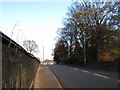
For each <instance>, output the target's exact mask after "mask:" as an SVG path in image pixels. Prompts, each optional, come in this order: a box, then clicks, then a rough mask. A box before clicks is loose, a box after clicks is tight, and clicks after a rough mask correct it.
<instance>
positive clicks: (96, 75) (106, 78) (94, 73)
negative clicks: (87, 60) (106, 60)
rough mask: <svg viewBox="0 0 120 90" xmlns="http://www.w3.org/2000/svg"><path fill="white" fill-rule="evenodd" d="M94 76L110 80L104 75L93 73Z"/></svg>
mask: <svg viewBox="0 0 120 90" xmlns="http://www.w3.org/2000/svg"><path fill="white" fill-rule="evenodd" d="M93 74H94V75H96V76H99V77H103V78H106V79H108V78H109V77H107V76H103V75H100V74H97V73H93Z"/></svg>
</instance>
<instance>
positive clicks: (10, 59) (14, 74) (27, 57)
mask: <svg viewBox="0 0 120 90" xmlns="http://www.w3.org/2000/svg"><path fill="white" fill-rule="evenodd" d="M39 64H40V61H39V60H37V58H35V57H34V56H33V55H31V54H29V53H27V52H26V51H25V50H24V49H23V48H22V47H21V46H19V45H18V44H17V43H15V42H14V41H12V40H11V39H10V38H8V37H7V36H5V35H2V88H29V86H30V84H31V82H32V80H33V79H34V76H35V74H36V72H37V68H38V66H39Z"/></svg>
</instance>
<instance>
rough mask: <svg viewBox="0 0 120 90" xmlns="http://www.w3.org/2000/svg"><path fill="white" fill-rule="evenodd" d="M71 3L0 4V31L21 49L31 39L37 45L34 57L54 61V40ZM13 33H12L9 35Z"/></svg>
mask: <svg viewBox="0 0 120 90" xmlns="http://www.w3.org/2000/svg"><path fill="white" fill-rule="evenodd" d="M70 5H71V2H67V1H66V0H65V2H64V0H62V1H61V2H55V1H54V0H53V1H51V2H50V1H49V2H47V1H46V0H45V1H41V2H14V1H13V2H7V1H6V2H0V31H2V32H3V33H5V34H6V35H7V36H9V37H10V38H12V39H13V40H14V41H16V42H17V43H19V44H20V45H21V46H22V42H23V41H24V40H34V41H36V43H37V45H38V46H39V51H40V52H39V53H38V54H35V56H37V57H39V58H40V59H41V60H43V46H44V58H45V59H53V56H51V54H52V50H53V49H54V47H55V42H56V41H55V37H56V36H57V30H58V28H60V27H62V21H63V19H64V17H65V16H66V12H67V11H68V7H69V6H70ZM12 31H13V34H12Z"/></svg>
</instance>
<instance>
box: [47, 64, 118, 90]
mask: <svg viewBox="0 0 120 90" xmlns="http://www.w3.org/2000/svg"><path fill="white" fill-rule="evenodd" d="M48 67H49V68H50V69H51V71H52V72H53V73H54V75H55V76H56V78H57V79H58V81H59V82H60V84H61V86H62V87H63V88H119V84H120V80H118V73H117V72H112V71H107V70H100V69H93V68H86V67H75V66H68V65H49V66H48Z"/></svg>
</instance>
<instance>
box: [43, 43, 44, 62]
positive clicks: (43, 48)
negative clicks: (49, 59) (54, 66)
mask: <svg viewBox="0 0 120 90" xmlns="http://www.w3.org/2000/svg"><path fill="white" fill-rule="evenodd" d="M43 61H44V45H43Z"/></svg>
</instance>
